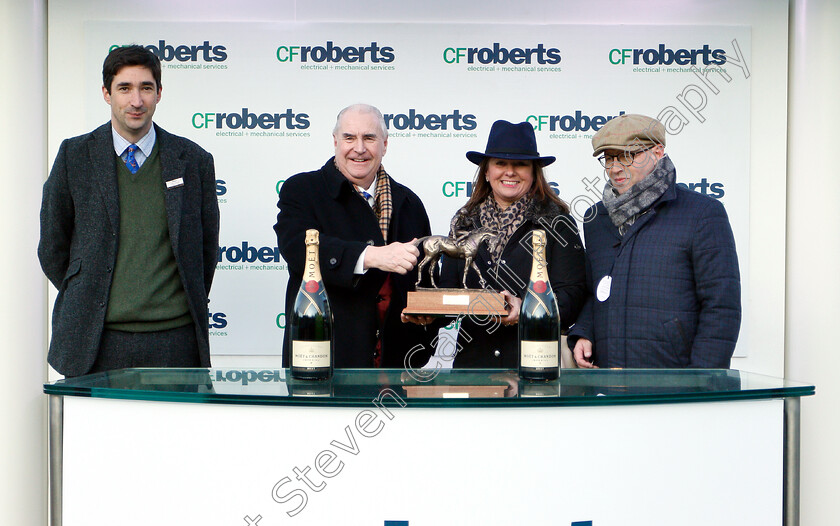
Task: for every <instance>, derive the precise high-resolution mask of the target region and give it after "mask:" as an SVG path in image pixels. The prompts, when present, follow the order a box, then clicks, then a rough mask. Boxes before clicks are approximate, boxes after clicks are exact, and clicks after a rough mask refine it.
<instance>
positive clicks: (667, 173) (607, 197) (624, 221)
mask: <svg viewBox="0 0 840 526" xmlns="http://www.w3.org/2000/svg"><path fill="white" fill-rule="evenodd" d="M676 179H677V172H676V170H675V169H674V165H673V163H671V159H670V158H669V157H668V156H667V155H666V156H664V157H662V159H660V160H659V162H658V163H656V167H655V168H654V169H653V171H652V172H651V173H649V174H648V175H647V176H645V178H644V179H642V180H641V181H639V182H638V183H636V184H634V185H633V187H632V188H630V190H628V191H627V192H625V193H623V194H621V195H618V194H617V193H616V191H615V190H614V189H613V187H612V184H611V183H610V182H609V181H607V184H606V186H604V194H603V200H604V206H605V207H606V208H607V212H608V213H609V214H610V219H611V220H612V222H613V224H614V225H615V226H617V227H618V231H619V233H620V234H621V235H622V236H623V235H624V232H626V231H627V228H629V227H630V225H632V224H633V223H634V222H635V221H636V218H637V217H639V214H641V213H642V212H644V211H645V210H647V209H648V208H650V206H651V205H652V204H653V203H654V202H656V200H657V199H659V198H660V197H662V194H664V193H665V190H667V189H668V187H670V186H671V185H673V184H674V182H675V181H676Z"/></svg>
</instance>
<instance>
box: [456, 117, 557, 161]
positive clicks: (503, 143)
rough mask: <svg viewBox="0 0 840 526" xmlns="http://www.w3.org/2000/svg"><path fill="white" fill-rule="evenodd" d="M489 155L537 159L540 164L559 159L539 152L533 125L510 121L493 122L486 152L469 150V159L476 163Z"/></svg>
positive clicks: (502, 157) (503, 157)
mask: <svg viewBox="0 0 840 526" xmlns="http://www.w3.org/2000/svg"><path fill="white" fill-rule="evenodd" d="M487 157H494V158H496V159H514V160H522V161H535V162H536V163H537V164H538V165H539V166H548V165H549V164H551V163H553V162H554V161H556V160H557V158H556V157H553V156H550V155H549V156H545V157H541V156H540V154H539V152H537V137H536V135H535V134H534V127H533V126H531V125H530V124H528V123H527V122H520V123H519V124H513V123H512V122H508V121H496V122H494V123H493V126H492V127H491V128H490V136H489V137H488V138H487V148H485V149H484V153H481V152H467V159H469V160H470V161H471V162H472V163H474V164H481V161H483V160H484V159H486V158H487Z"/></svg>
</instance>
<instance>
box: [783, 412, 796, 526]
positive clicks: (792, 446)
mask: <svg viewBox="0 0 840 526" xmlns="http://www.w3.org/2000/svg"><path fill="white" fill-rule="evenodd" d="M784 428H785V431H784V433H785V438H784V477H783V481H784V488H783V499H782V515H783V519H784V522H783V524H784V526H799V398H798V397H797V398H785V426H784Z"/></svg>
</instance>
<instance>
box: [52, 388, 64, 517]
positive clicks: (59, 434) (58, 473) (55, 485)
mask: <svg viewBox="0 0 840 526" xmlns="http://www.w3.org/2000/svg"><path fill="white" fill-rule="evenodd" d="M63 451H64V397H63V396H58V395H50V526H61V522H62V518H61V515H62V514H61V512H62V510H61V482H62V478H63V476H62V464H63V460H64V459H63Z"/></svg>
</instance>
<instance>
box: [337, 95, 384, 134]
mask: <svg viewBox="0 0 840 526" xmlns="http://www.w3.org/2000/svg"><path fill="white" fill-rule="evenodd" d="M348 111H358V112H359V113H372V114H373V116H374V117H376V120H377V121H379V128H380V129H381V130H382V138H383V139H387V138H388V127H387V126H385V117H383V116H382V112H381V111H379V108H377V107H376V106H371V105H370V104H362V103H358V104H351V105H350V106H347V107H346V108H344V109H343V110H341V111H340V112H338V116H337V117H336V118H335V127H334V128H333V135H335V134H336V133H338V127H339V125H340V124H341V117H342V116H343V115H344V113H345V112H348Z"/></svg>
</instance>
